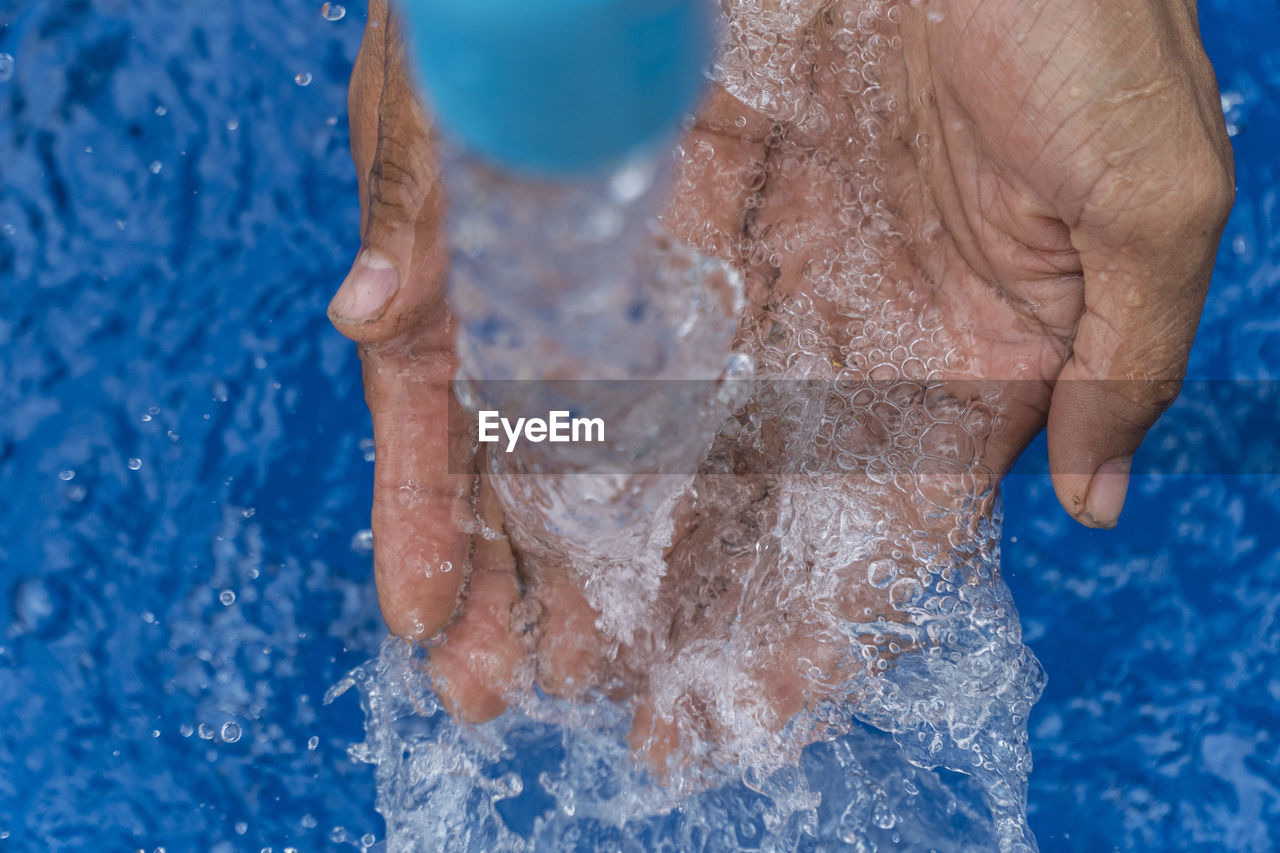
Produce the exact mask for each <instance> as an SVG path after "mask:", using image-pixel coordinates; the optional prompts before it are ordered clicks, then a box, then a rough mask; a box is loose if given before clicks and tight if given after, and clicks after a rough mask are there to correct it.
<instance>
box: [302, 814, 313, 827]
mask: <svg viewBox="0 0 1280 853" xmlns="http://www.w3.org/2000/svg"><path fill="white" fill-rule="evenodd" d="M302 828H303V829H315V828H316V818H315V815H310V814H304V815H303V816H302Z"/></svg>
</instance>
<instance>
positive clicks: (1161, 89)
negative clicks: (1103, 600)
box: [901, 0, 1235, 527]
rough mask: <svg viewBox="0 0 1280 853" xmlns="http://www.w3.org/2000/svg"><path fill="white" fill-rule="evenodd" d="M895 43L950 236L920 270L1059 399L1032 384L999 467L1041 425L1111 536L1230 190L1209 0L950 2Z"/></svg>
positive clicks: (1086, 509) (1087, 515) (984, 362)
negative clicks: (1204, 34) (1205, 36)
mask: <svg viewBox="0 0 1280 853" xmlns="http://www.w3.org/2000/svg"><path fill="white" fill-rule="evenodd" d="M939 16H940V19H939V20H933V19H934V18H938V17H939ZM901 37H902V40H903V45H904V59H905V88H906V91H905V92H904V93H903V94H904V96H905V97H907V98H908V101H907V103H909V104H910V111H911V116H912V120H911V121H910V122H909V126H908V127H907V128H906V132H905V133H904V135H903V136H904V140H909V144H911V145H912V146H913V147H914V148H915V153H916V155H917V157H918V158H919V160H918V169H919V175H920V179H921V181H922V183H923V185H924V187H925V188H926V190H927V197H926V198H925V199H922V202H921V207H922V209H923V210H924V214H923V215H924V216H925V217H926V218H928V217H933V216H937V217H938V218H939V219H940V221H941V223H942V225H943V229H944V232H945V234H946V238H945V239H944V240H942V241H940V244H939V245H938V246H936V247H935V248H933V249H932V251H930V252H928V253H921V269H922V272H923V273H924V274H925V275H926V276H927V277H928V278H930V279H932V280H933V281H939V282H945V290H944V291H943V292H940V293H939V304H940V305H942V306H943V307H944V312H945V313H946V314H947V316H948V321H947V322H948V324H949V325H950V326H951V327H953V328H957V329H965V330H966V334H967V336H968V338H969V341H970V342H971V347H972V350H973V354H974V361H975V367H977V368H978V372H979V373H980V374H982V375H983V376H984V377H986V378H1000V379H1016V380H1034V381H1039V382H1044V383H1049V384H1051V385H1052V390H1051V392H1050V391H1049V390H1048V389H1047V388H1046V389H1044V393H1040V392H1037V391H1036V390H1035V389H1033V388H1030V387H1028V388H1026V389H1023V390H1022V391H1021V392H1020V396H1021V397H1022V401H1021V404H1020V405H1024V406H1025V413H1026V414H1025V416H1024V417H1021V418H1019V417H1017V416H1016V415H1015V416H1014V417H1013V419H1012V421H1011V427H1012V428H1013V429H1012V431H1011V439H1012V441H1011V443H1009V444H1008V445H1007V447H1006V448H1005V449H1004V454H1003V456H1004V458H1002V459H999V460H996V462H995V467H996V468H997V469H998V470H1002V469H1003V467H1004V466H1005V465H1006V464H1007V463H1011V462H1012V459H1013V458H1014V456H1015V455H1016V453H1017V452H1020V451H1021V449H1022V446H1024V445H1025V442H1026V441H1027V440H1029V438H1030V437H1031V435H1033V434H1034V432H1035V431H1038V430H1039V428H1040V425H1041V420H1042V419H1043V418H1045V417H1047V428H1048V445H1049V463H1050V469H1051V471H1052V475H1053V484H1054V489H1055V490H1056V492H1057V495H1058V499H1059V500H1060V501H1061V503H1062V505H1063V506H1064V507H1065V508H1066V510H1067V511H1068V512H1069V513H1070V514H1071V515H1072V516H1073V517H1075V518H1076V519H1077V520H1079V521H1081V522H1082V523H1084V524H1086V525H1088V526H1091V527H1112V526H1114V525H1115V523H1116V520H1117V519H1118V517H1119V515H1120V511H1121V508H1122V506H1123V503H1124V498H1125V493H1126V490H1127V487H1128V480H1129V468H1130V462H1131V459H1132V456H1133V453H1134V451H1135V450H1137V448H1138V446H1139V445H1140V444H1141V442H1142V439H1143V437H1144V436H1145V435H1146V433H1147V431H1148V430H1149V429H1150V428H1151V426H1152V425H1153V424H1154V423H1155V421H1156V419H1157V418H1158V417H1159V416H1160V414H1161V413H1162V412H1163V411H1164V410H1165V408H1167V407H1168V405H1169V404H1170V403H1171V402H1172V401H1173V399H1174V397H1176V396H1177V393H1178V390H1179V388H1180V383H1181V380H1182V378H1183V376H1184V375H1185V371H1186V366H1187V359H1188V353H1189V351H1190V348H1191V344H1192V340H1193V339H1194V337H1195V331H1196V326H1197V324H1198V322H1199V317H1200V311H1201V308H1202V306H1203V304H1204V299H1205V295H1206V293H1207V291H1208V287H1209V278H1210V274H1211V272H1212V269H1213V261H1214V255H1215V252H1216V249H1217V245H1218V241H1219V240H1220V238H1221V236H1222V230H1223V228H1224V226H1225V224H1226V218H1227V214H1228V212H1229V211H1230V208H1231V203H1232V199H1233V198H1234V193H1235V190H1234V172H1233V163H1232V154H1231V146H1230V142H1229V141H1228V138H1227V133H1226V126H1225V123H1224V121H1223V117H1222V110H1221V107H1220V102H1219V94H1218V87H1217V83H1216V80H1215V78H1214V74H1213V69H1212V67H1211V66H1210V65H1209V61H1208V59H1207V57H1206V56H1205V54H1204V51H1203V48H1202V46H1201V44H1200V39H1199V27H1198V23H1197V21H1196V8H1195V3H1194V2H1193V0H1173V2H1169V1H1168V0H1124V2H1112V3H1096V2H1086V0H948V2H942V3H937V4H936V5H932V6H928V11H926V10H925V9H920V10H916V11H910V10H907V9H904V15H903V21H902V34H901ZM915 134H919V135H920V136H916V135H915ZM917 140H920V141H919V142H917ZM925 140H927V141H925Z"/></svg>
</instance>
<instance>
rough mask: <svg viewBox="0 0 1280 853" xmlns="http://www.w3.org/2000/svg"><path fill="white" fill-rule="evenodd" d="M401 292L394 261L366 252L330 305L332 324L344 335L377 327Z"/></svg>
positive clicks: (329, 312) (375, 252) (370, 251)
mask: <svg viewBox="0 0 1280 853" xmlns="http://www.w3.org/2000/svg"><path fill="white" fill-rule="evenodd" d="M399 290H400V273H399V271H398V270H397V269H396V267H395V265H394V264H393V263H392V262H391V260H390V259H388V258H387V256H386V255H385V254H383V253H382V252H380V251H378V250H377V249H363V250H361V252H360V254H359V255H357V256H356V260H355V263H354V264H352V266H351V271H350V272H348V273H347V277H346V279H344V280H343V282H342V286H341V287H339V288H338V292H337V293H336V294H334V297H333V299H332V300H331V301H330V302H329V311H328V314H329V320H330V321H331V322H332V323H333V325H334V326H336V327H337V328H338V329H339V330H340V331H344V333H345V331H346V330H347V329H352V330H353V331H354V330H355V329H356V328H357V327H360V326H367V325H368V324H370V323H375V322H377V321H378V320H379V319H381V318H382V317H383V315H385V314H386V312H387V309H388V307H389V306H390V305H391V303H392V301H393V300H394V299H395V296H396V293H398V292H399ZM348 337H350V335H348Z"/></svg>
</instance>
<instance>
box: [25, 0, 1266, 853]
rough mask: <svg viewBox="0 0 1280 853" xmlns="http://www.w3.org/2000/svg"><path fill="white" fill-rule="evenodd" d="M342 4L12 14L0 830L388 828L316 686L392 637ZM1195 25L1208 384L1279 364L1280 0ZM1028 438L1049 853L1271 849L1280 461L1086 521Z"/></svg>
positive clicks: (1020, 534) (99, 835)
mask: <svg viewBox="0 0 1280 853" xmlns="http://www.w3.org/2000/svg"><path fill="white" fill-rule="evenodd" d="M363 13H364V9H363V7H358V6H356V5H355V4H353V6H352V8H351V9H350V10H349V11H348V13H347V14H346V15H345V16H344V17H342V18H341V19H339V20H328V19H326V17H324V16H322V15H321V11H320V4H319V3H318V2H315V3H312V2H306V3H303V2H293V0H288V2H279V3H274V4H262V3H253V2H247V0H227V2H222V3H217V4H196V5H190V4H187V5H183V4H173V3H162V2H157V0H128V2H126V0H23V2H18V0H0V54H5V55H9V56H12V58H13V61H12V66H11V67H10V65H9V63H8V62H7V61H6V60H5V59H3V58H0V849H2V850H6V851H7V850H15V851H28V850H31V851H45V850H79V849H91V850H104V851H115V850H137V849H143V850H146V851H148V853H150V851H153V850H155V849H157V848H160V847H163V848H165V849H166V850H168V851H186V850H216V851H239V850H261V849H262V848H266V847H270V848H272V850H273V851H281V850H284V849H286V848H288V847H296V848H297V849H298V850H321V849H342V848H350V847H355V848H362V847H370V846H374V845H376V844H377V843H378V842H380V841H381V840H383V838H384V836H385V828H384V827H383V824H382V820H381V818H380V817H379V815H378V814H377V813H376V812H375V810H374V790H373V789H374V776H373V771H372V769H371V768H370V767H369V766H367V765H364V764H358V763H355V762H353V761H352V760H351V759H350V758H349V757H348V755H347V747H348V746H349V745H351V744H353V743H356V742H359V741H360V740H362V739H363V736H364V733H363V714H362V712H361V709H360V707H359V704H358V702H357V698H356V696H355V691H351V692H349V693H347V694H345V695H344V696H342V697H340V698H338V699H337V700H336V701H335V702H333V703H332V704H330V705H324V704H323V703H322V697H323V696H324V693H325V691H326V690H327V689H328V688H329V687H330V686H331V685H333V684H334V683H335V682H337V681H338V680H339V679H340V678H342V676H343V675H344V674H345V673H346V672H348V671H349V670H351V669H352V668H353V667H355V666H357V665H359V664H361V663H362V662H364V661H365V660H367V659H368V658H370V657H372V656H374V655H376V654H377V651H378V647H379V644H380V642H381V639H382V637H383V636H384V634H385V630H384V629H383V627H382V625H381V622H380V620H379V617H378V614H377V607H376V602H375V599H374V595H373V589H372V584H371V582H370V578H369V574H370V553H369V550H368V547H367V539H365V538H364V537H363V536H361V535H360V534H361V528H362V527H364V526H365V522H364V519H366V518H367V505H368V495H369V491H370V488H371V479H372V476H371V475H372V465H371V464H370V462H369V461H368V458H367V457H368V455H369V453H370V443H369V441H368V439H369V435H370V431H369V425H368V417H367V414H366V412H365V410H364V406H363V401H362V399H361V393H360V386H359V373H358V363H357V359H356V357H355V353H354V351H353V349H352V347H351V346H350V345H349V344H348V343H347V342H346V341H344V340H342V339H341V338H339V337H338V336H337V335H336V333H334V332H333V331H332V330H331V329H330V327H329V325H328V323H327V321H326V320H325V319H324V316H323V309H324V306H325V304H326V303H327V300H328V298H329V295H330V294H331V292H332V290H333V288H334V287H335V285H336V283H337V282H338V281H340V280H341V278H342V276H343V275H344V274H345V272H346V269H347V267H348V265H349V262H350V259H351V257H352V255H353V253H354V251H355V250H356V248H357V243H358V240H357V226H358V209H357V205H356V195H355V179H354V175H353V173H352V169H351V165H350V160H349V157H348V154H347V125H346V117H345V108H344V105H345V83H346V75H347V73H348V71H349V68H350V64H351V60H352V58H353V57H354V54H355V50H356V47H357V44H358V40H359V35H360V28H361V26H362V24H363V17H364V16H363ZM329 17H336V16H335V15H334V14H332V12H331V14H330V16H329ZM1201 17H1202V22H1203V26H1204V35H1205V39H1206V42H1207V45H1208V48H1209V51H1210V54H1211V56H1212V58H1213V59H1214V61H1215V64H1216V67H1217V69H1218V72H1219V77H1220V80H1221V83H1222V86H1223V90H1224V94H1225V100H1224V106H1225V107H1226V108H1227V111H1228V118H1229V120H1230V122H1231V123H1232V125H1233V126H1234V129H1235V137H1234V142H1235V144H1236V152H1237V158H1238V171H1239V180H1238V183H1239V187H1240V192H1239V198H1238V201H1237V206H1236V210H1235V213H1234V214H1233V217H1232V220H1231V223H1230V225H1229V227H1228V229H1227V234H1226V237H1225V239H1224V243H1223V249H1222V252H1221V253H1220V256H1219V264H1218V269H1217V279H1216V282H1215V286H1214V289H1213V292H1212V293H1211V295H1210V299H1209V304H1208V306H1207V308H1206V312H1205V318H1204V324H1203V327H1202V330H1201V333H1200V336H1199V341H1198V343H1197V349H1196V351H1195V353H1194V359H1193V365H1192V374H1193V376H1197V377H1202V378H1206V379H1213V380H1227V379H1235V380H1241V379H1250V380H1267V381H1271V380H1276V379H1280V376H1277V375H1276V374H1277V373H1280V192H1278V188H1280V174H1277V171H1278V165H1277V158H1276V156H1275V155H1274V153H1273V151H1274V146H1275V142H1274V140H1275V139H1276V138H1278V137H1280V11H1278V10H1277V9H1276V7H1275V4H1274V3H1273V2H1268V0H1235V2H1231V0H1204V2H1202V3H1201ZM304 83H305V85H303V84H304ZM1214 387H1215V388H1218V389H1219V391H1221V389H1222V388H1226V389H1227V390H1226V391H1225V392H1221V393H1225V394H1227V396H1228V398H1231V399H1236V398H1239V397H1241V395H1244V396H1247V394H1246V392H1245V391H1242V390H1239V389H1238V388H1236V386H1233V385H1232V384H1231V383H1217V384H1216V385H1215V386H1214ZM1240 387H1244V386H1240ZM1256 387H1262V388H1263V391H1262V392H1261V393H1262V399H1263V401H1264V405H1263V411H1264V414H1265V411H1266V410H1265V400H1266V399H1272V400H1274V397H1270V398H1267V397H1266V392H1265V388H1266V387H1268V386H1266V385H1265V384H1263V385H1261V386H1256ZM1233 389H1234V390H1233ZM1215 393H1218V392H1215ZM1248 393H1254V392H1252V391H1250V392H1248ZM1232 395H1236V396H1235V397H1232ZM1250 399H1253V398H1250ZM1250 411H1253V412H1255V413H1256V412H1257V411H1258V406H1257V405H1254V406H1253V407H1252V408H1251V409H1250ZM1272 411H1274V409H1272ZM1274 422H1275V419H1274V418H1271V419H1270V424H1271V428H1272V429H1273V430H1274V429H1275V426H1274ZM1206 423H1212V418H1207V417H1206V416H1205V411H1204V402H1203V400H1201V401H1200V402H1199V403H1197V401H1196V400H1194V399H1192V400H1189V401H1188V404H1187V405H1181V406H1180V407H1179V408H1178V409H1175V411H1174V412H1172V413H1171V414H1170V416H1169V418H1168V419H1167V421H1166V422H1165V424H1164V426H1163V430H1164V431H1165V432H1167V433H1169V434H1172V435H1180V434H1188V433H1193V432H1195V431H1197V430H1199V431H1200V432H1201V434H1202V435H1203V437H1202V438H1199V439H1196V441H1198V442H1199V444H1200V446H1201V447H1202V448H1203V449H1204V450H1205V452H1206V453H1209V452H1216V451H1220V450H1221V445H1222V444H1223V443H1224V442H1227V443H1232V444H1233V446H1234V444H1238V443H1239V439H1238V438H1232V437H1230V436H1226V435H1224V434H1223V433H1222V430H1221V429H1218V430H1214V429H1206V428H1205V424H1206ZM1267 423H1268V421H1267V419H1266V418H1265V417H1264V418H1262V419H1259V420H1258V421H1257V424H1258V425H1257V426H1254V427H1251V429H1252V430H1253V431H1255V432H1256V431H1258V430H1266V429H1267ZM1255 437H1256V436H1255ZM1246 443H1247V442H1246ZM1265 444H1266V443H1265V442H1263V445H1264V446H1265ZM1035 453H1036V451H1035V450H1033V452H1032V455H1031V456H1030V457H1029V458H1028V459H1027V460H1025V462H1024V464H1023V466H1022V468H1021V470H1022V471H1023V472H1025V473H1021V474H1019V475H1017V476H1014V477H1012V478H1011V479H1010V480H1009V481H1008V483H1007V485H1006V488H1005V498H1006V511H1005V522H1006V524H1005V548H1004V560H1005V572H1006V576H1007V579H1008V581H1009V584H1010V586H1011V587H1012V590H1013V593H1014V597H1015V600H1016V601H1017V603H1018V605H1019V608H1020V610H1021V614H1022V622H1023V627H1024V631H1025V635H1026V638H1027V641H1028V643H1029V644H1030V645H1031V647H1032V648H1033V649H1034V650H1035V652H1036V654H1037V655H1038V656H1039V658H1040V659H1041V661H1042V662H1043V664H1044V666H1045V669H1046V671H1047V672H1048V675H1049V681H1048V687H1047V689H1046V691H1045V694H1044V698H1043V699H1042V700H1041V701H1040V703H1039V704H1038V705H1037V706H1036V707H1035V709H1034V711H1033V712H1032V716H1031V723H1030V728H1031V735H1032V748H1033V751H1034V754H1035V759H1036V769H1035V771H1034V772H1033V774H1032V777H1031V795H1030V819H1031V825H1032V827H1033V828H1034V829H1035V831H1036V834H1037V837H1038V839H1039V841H1040V845H1041V848H1042V849H1044V850H1047V851H1051V850H1086V851H1096V850H1110V849H1143V850H1206V851H1209V850H1239V851H1265V850H1270V849H1273V848H1275V847H1277V846H1280V710H1277V709H1278V708H1280V477H1276V476H1262V475H1256V474H1254V475H1248V476H1244V475H1238V474H1222V473H1216V472H1220V471H1227V470H1231V469H1232V466H1231V464H1222V465H1217V466H1207V470H1208V471H1209V473H1196V474H1186V475H1178V476H1172V475H1169V474H1167V473H1162V474H1160V475H1147V476H1143V477H1140V478H1139V479H1138V480H1136V481H1135V485H1134V487H1133V490H1132V492H1131V495H1132V496H1131V498H1130V503H1129V507H1128V509H1127V512H1126V517H1125V519H1124V521H1123V523H1122V526H1121V528H1120V529H1119V530H1118V531H1115V532H1111V533H1096V532H1089V531H1086V530H1084V529H1083V528H1080V527H1078V526H1076V525H1074V523H1072V522H1069V521H1068V520H1067V519H1066V518H1065V516H1063V515H1062V513H1061V511H1060V510H1059V508H1058V506H1057V502H1056V499H1055V498H1054V496H1053V492H1052V490H1051V489H1050V488H1049V486H1048V483H1047V481H1046V480H1045V478H1044V477H1042V476H1039V475H1037V474H1036V473H1035V471H1036V470H1037V459H1036V456H1035ZM1228 458H1233V457H1230V454H1228ZM1140 467H1141V460H1140ZM1202 467H1204V466H1202ZM1247 467H1248V466H1244V465H1240V466H1239V468H1240V470H1244V469H1246V468H1247ZM1256 467H1258V466H1255V468H1256ZM1261 467H1263V468H1265V467H1266V466H1265V465H1263V466H1261ZM1160 470H1161V471H1165V472H1167V471H1168V470H1170V468H1169V466H1168V465H1162V466H1160ZM1250 470H1253V469H1250ZM535 769H536V768H535ZM531 772H532V771H531Z"/></svg>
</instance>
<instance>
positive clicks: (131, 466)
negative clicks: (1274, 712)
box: [126, 456, 142, 471]
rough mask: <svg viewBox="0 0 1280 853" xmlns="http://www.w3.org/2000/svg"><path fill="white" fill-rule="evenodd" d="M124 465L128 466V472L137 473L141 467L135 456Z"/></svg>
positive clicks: (140, 461) (140, 462)
mask: <svg viewBox="0 0 1280 853" xmlns="http://www.w3.org/2000/svg"><path fill="white" fill-rule="evenodd" d="M126 464H127V465H128V466H129V470H130V471H137V470H138V469H140V468H141V467H142V460H141V459H139V458H138V457H136V456H132V457H130V458H129V461H128V462H127V463H126Z"/></svg>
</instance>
